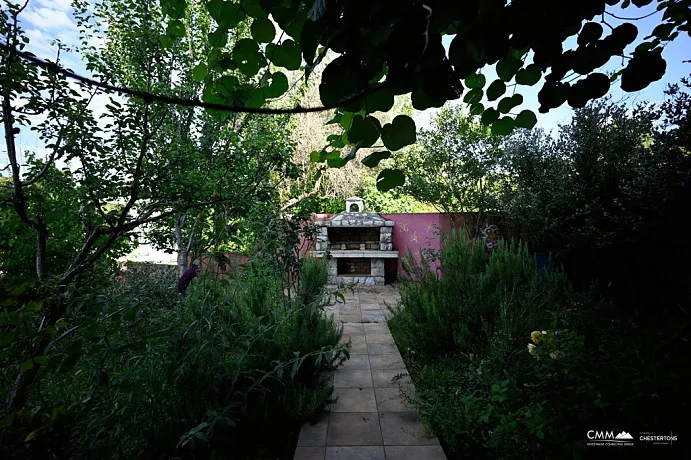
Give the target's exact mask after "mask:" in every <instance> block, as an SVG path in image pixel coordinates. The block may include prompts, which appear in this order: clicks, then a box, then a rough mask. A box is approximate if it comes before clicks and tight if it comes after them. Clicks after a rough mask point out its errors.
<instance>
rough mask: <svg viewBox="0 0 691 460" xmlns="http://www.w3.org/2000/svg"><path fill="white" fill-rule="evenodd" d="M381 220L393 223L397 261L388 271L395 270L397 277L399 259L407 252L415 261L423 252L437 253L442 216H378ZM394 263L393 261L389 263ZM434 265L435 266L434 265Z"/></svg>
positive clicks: (401, 267)
mask: <svg viewBox="0 0 691 460" xmlns="http://www.w3.org/2000/svg"><path fill="white" fill-rule="evenodd" d="M380 215H381V216H382V217H383V218H385V219H388V220H393V221H394V222H395V225H394V230H393V248H394V250H395V251H398V257H399V261H398V264H397V268H394V266H396V264H391V263H390V264H389V266H387V272H389V270H396V271H397V272H398V274H399V275H401V274H402V273H403V266H402V264H401V262H400V260H401V259H403V258H405V257H407V256H408V251H410V252H411V253H412V254H413V257H414V258H415V260H418V261H419V260H420V254H421V252H425V250H432V251H435V252H437V251H439V249H440V247H441V240H440V238H439V233H440V230H441V229H442V227H443V224H442V221H443V220H445V219H444V217H445V216H444V215H443V214H439V213H431V212H430V213H416V214H380ZM391 262H395V261H393V260H392V261H391ZM435 265H436V264H435Z"/></svg>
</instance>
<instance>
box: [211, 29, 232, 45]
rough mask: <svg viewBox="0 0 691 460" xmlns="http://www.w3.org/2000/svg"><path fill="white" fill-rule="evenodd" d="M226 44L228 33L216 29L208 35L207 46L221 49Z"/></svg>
mask: <svg viewBox="0 0 691 460" xmlns="http://www.w3.org/2000/svg"><path fill="white" fill-rule="evenodd" d="M226 43H228V32H226V31H225V30H223V29H222V28H220V27H219V28H218V29H216V30H215V31H213V32H211V33H210V34H209V44H210V45H211V46H213V47H216V48H223V47H224V46H226Z"/></svg>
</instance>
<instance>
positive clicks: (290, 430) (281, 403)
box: [0, 261, 347, 459]
mask: <svg viewBox="0 0 691 460" xmlns="http://www.w3.org/2000/svg"><path fill="white" fill-rule="evenodd" d="M303 275H304V276H305V282H303V283H302V284H301V295H300V296H297V297H295V296H293V297H287V296H285V294H284V285H283V282H284V279H283V276H282V273H280V272H279V271H277V270H276V269H275V268H274V267H273V266H272V265H271V264H270V263H268V262H263V261H255V262H254V263H253V264H251V265H250V266H249V267H248V268H247V270H245V271H244V273H243V274H242V275H240V276H238V277H235V278H232V279H225V280H223V279H213V278H211V277H209V276H202V277H201V278H200V279H198V280H196V281H195V282H194V283H192V285H191V286H190V288H189V290H188V293H187V295H179V294H178V293H176V292H175V277H174V276H165V275H163V276H160V277H157V276H148V277H147V276H146V275H145V272H144V270H143V268H141V267H133V266H130V267H129V269H128V270H127V271H126V272H124V274H123V277H122V279H121V280H119V281H118V282H117V284H115V285H114V286H113V287H112V290H111V291H109V292H104V293H102V295H101V296H98V297H93V298H91V299H89V301H88V303H89V304H90V306H89V307H88V309H89V314H88V315H85V320H84V322H83V323H82V324H81V327H79V328H78V329H77V330H76V331H75V333H73V334H69V335H67V336H66V337H65V338H64V340H61V341H60V342H58V343H57V344H56V346H55V349H54V350H53V351H52V353H51V357H50V362H49V363H47V364H46V365H45V366H43V367H42V368H41V374H40V379H38V382H37V383H36V384H35V388H34V391H33V392H32V398H31V400H30V405H29V407H28V409H27V410H26V411H23V412H22V413H21V414H17V416H15V417H13V418H12V420H9V421H7V422H6V423H4V430H3V432H2V435H1V437H0V441H1V444H0V449H1V452H2V453H1V455H2V457H3V458H26V457H32V456H33V457H35V458H45V457H46V456H47V455H50V454H52V455H56V456H58V457H59V458H123V459H134V458H170V457H173V456H177V457H181V458H211V457H216V458H217V457H221V458H277V457H279V458H283V457H286V456H290V455H292V449H293V447H294V445H293V444H292V443H293V442H294V439H295V436H296V435H297V433H298V430H299V427H300V424H301V422H302V421H304V420H306V419H309V418H310V417H312V416H314V415H315V414H316V413H317V412H318V411H320V410H321V409H322V408H323V407H324V406H325V405H326V404H327V403H328V402H329V401H330V400H331V394H332V388H331V386H330V385H329V384H328V380H327V379H326V378H325V377H324V371H326V370H328V369H330V368H331V367H332V366H334V365H337V364H339V363H340V362H342V360H343V359H344V358H345V356H346V355H347V349H346V348H344V347H343V346H339V345H338V343H339V340H340V337H341V332H340V331H339V330H338V329H337V328H336V327H335V326H334V324H333V323H332V321H330V320H329V319H328V318H326V317H325V316H324V315H323V309H322V308H321V307H322V305H323V303H324V300H325V297H324V296H325V294H324V290H323V287H324V286H323V281H324V280H325V267H323V266H321V265H318V264H316V263H314V262H313V261H305V262H304V263H303ZM85 308H87V307H85ZM51 363H54V365H53V366H51ZM8 364H10V363H8V362H5V363H3V368H4V369H5V370H9V371H14V366H10V365H8ZM6 365H7V366H6Z"/></svg>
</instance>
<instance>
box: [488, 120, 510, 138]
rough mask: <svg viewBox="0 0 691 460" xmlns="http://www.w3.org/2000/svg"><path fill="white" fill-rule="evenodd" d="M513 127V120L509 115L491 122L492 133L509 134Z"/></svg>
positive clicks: (496, 134) (495, 134) (497, 134)
mask: <svg viewBox="0 0 691 460" xmlns="http://www.w3.org/2000/svg"><path fill="white" fill-rule="evenodd" d="M513 128H514V121H513V118H511V117H502V118H500V119H499V120H497V121H495V122H494V123H492V135H494V136H507V135H509V134H511V132H512V131H513Z"/></svg>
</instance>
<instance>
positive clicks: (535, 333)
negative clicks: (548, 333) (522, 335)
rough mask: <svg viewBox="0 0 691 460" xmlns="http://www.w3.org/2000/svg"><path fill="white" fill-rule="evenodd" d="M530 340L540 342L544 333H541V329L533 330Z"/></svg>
mask: <svg viewBox="0 0 691 460" xmlns="http://www.w3.org/2000/svg"><path fill="white" fill-rule="evenodd" d="M530 340H532V341H533V343H540V341H541V340H542V333H540V331H533V332H531V333H530Z"/></svg>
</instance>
